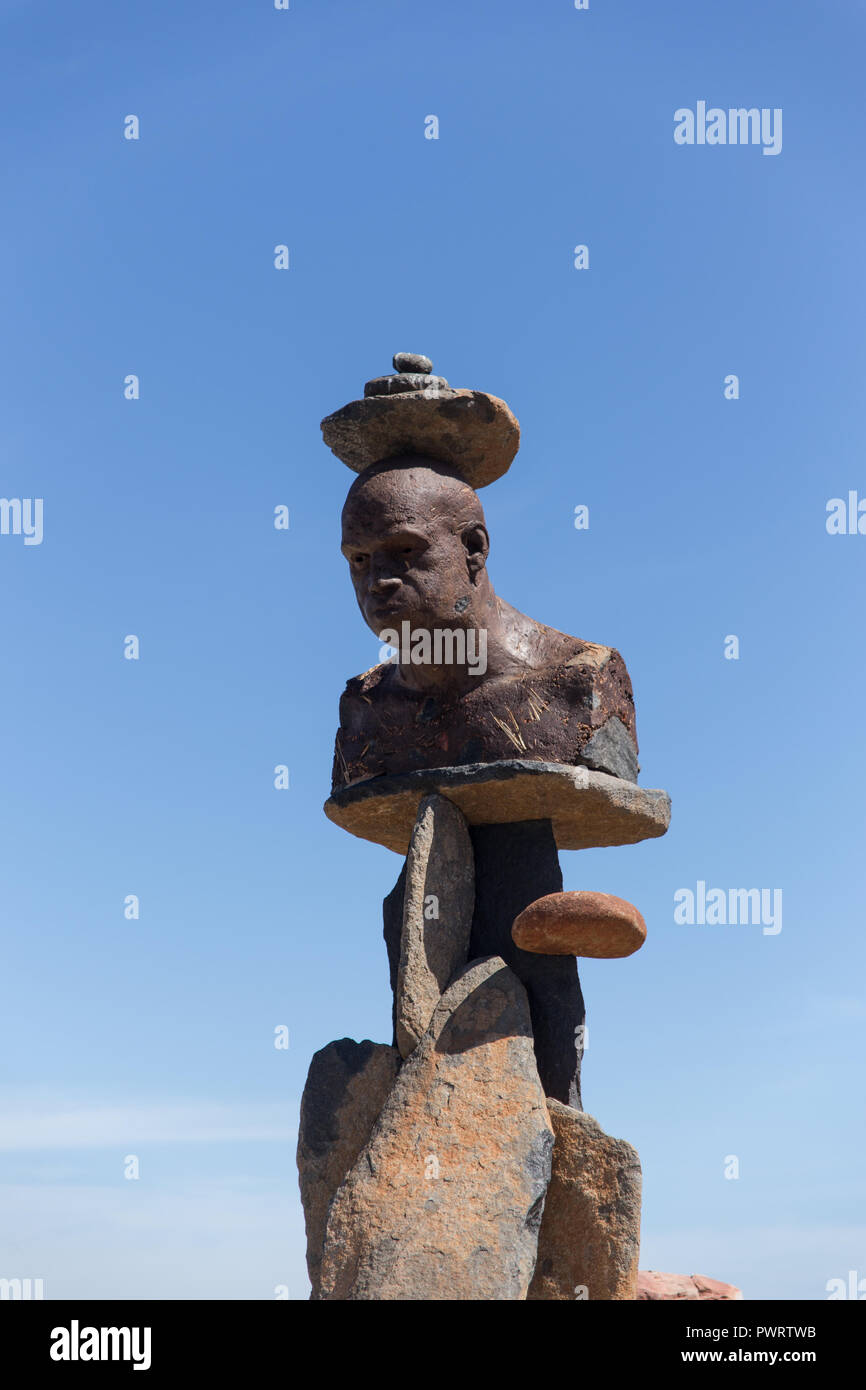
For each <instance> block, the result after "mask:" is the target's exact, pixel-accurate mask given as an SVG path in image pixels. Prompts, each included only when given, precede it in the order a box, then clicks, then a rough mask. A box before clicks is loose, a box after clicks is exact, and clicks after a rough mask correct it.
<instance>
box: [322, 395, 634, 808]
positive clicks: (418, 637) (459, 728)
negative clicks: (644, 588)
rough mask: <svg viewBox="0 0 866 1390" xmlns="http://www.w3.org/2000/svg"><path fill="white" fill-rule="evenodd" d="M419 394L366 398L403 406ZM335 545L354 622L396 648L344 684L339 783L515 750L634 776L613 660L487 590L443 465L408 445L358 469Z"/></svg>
mask: <svg viewBox="0 0 866 1390" xmlns="http://www.w3.org/2000/svg"><path fill="white" fill-rule="evenodd" d="M418 399H419V393H408V394H406V395H401V396H394V397H385V396H383V397H371V398H370V399H369V401H368V402H366V403H365V404H366V405H368V406H370V407H372V406H374V405H379V406H387V405H390V406H391V407H393V409H394V410H395V411H400V410H408V409H409V406H410V404H411V402H412V401H413V400H415V401H417V400H418ZM421 399H422V400H423V393H421ZM341 548H342V551H343V555H344V556H345V559H346V561H347V564H348V566H349V574H350V576H351V580H352V585H353V588H354V590H355V597H356V599H357V602H358V607H359V608H360V610H361V613H362V614H363V617H364V621H365V622H366V623H367V626H368V627H369V628H370V629H371V631H373V632H374V633H375V634H376V636H377V637H378V638H379V640H380V641H381V642H383V643H385V644H387V645H389V646H391V647H393V648H395V649H397V650H398V659H396V660H393V661H386V662H384V663H383V664H382V665H380V666H377V667H374V668H373V669H372V670H370V671H367V672H365V673H364V675H362V676H358V677H356V678H354V679H353V680H350V681H349V683H348V684H347V686H346V690H345V692H344V694H343V697H342V699H341V701H340V728H339V731H338V734H337V739H336V746H335V752H334V769H333V786H334V788H335V789H337V788H339V787H343V786H347V785H350V784H351V783H354V782H357V781H360V780H361V779H363V778H366V777H377V776H383V775H391V774H396V773H401V772H409V771H412V770H414V769H415V768H419V767H446V766H457V765H463V764H468V763H477V762H494V761H497V760H499V759H503V758H505V759H508V758H513V757H523V756H525V757H528V758H533V759H536V760H542V761H548V762H558V763H579V762H580V763H585V764H586V766H588V767H592V768H595V769H597V770H599V771H604V772H608V773H610V774H611V775H613V776H617V777H623V778H625V779H626V780H627V781H635V780H636V779H637V772H638V762H637V739H636V734H635V716H634V699H633V696H632V689H631V682H630V680H629V676H628V672H627V670H626V668H625V664H624V662H623V660H622V657H621V656H620V655H619V653H618V652H616V651H615V650H614V649H613V648H611V647H602V646H599V645H598V644H597V643H593V642H586V641H583V640H581V639H579V638H577V637H571V636H569V635H568V634H567V633H564V632H559V631H557V629H555V628H552V627H548V626H546V625H545V624H544V623H539V622H536V621H535V620H534V619H533V618H530V617H528V616H527V615H526V614H525V613H521V612H519V611H518V609H516V608H514V607H512V605H511V604H509V603H506V601H505V600H504V599H503V598H501V597H500V596H499V595H498V594H497V593H496V592H495V590H494V588H493V582H492V579H491V577H490V574H489V571H488V568H487V560H488V555H489V552H490V537H489V534H488V531H487V524H486V520H485V517H484V509H483V507H482V505H481V501H480V499H479V497H478V494H477V493H476V492H475V491H474V490H473V489H472V488H471V487H469V486H467V484H466V482H465V480H464V478H463V477H462V476H460V475H459V474H458V473H457V472H455V470H454V469H453V468H452V467H450V466H448V465H446V464H443V463H440V462H438V461H437V460H435V459H433V458H431V457H429V456H425V455H423V454H420V453H418V452H417V450H416V451H414V452H408V453H405V454H400V455H396V456H395V457H393V458H391V459H388V460H385V461H383V462H379V463H377V464H375V465H373V466H371V467H370V468H368V469H366V470H365V471H364V472H363V473H362V474H361V476H360V477H359V478H358V479H356V481H355V482H354V483H353V485H352V487H351V488H350V490H349V494H348V496H347V498H346V502H345V505H344V507H343V516H342V546H341Z"/></svg>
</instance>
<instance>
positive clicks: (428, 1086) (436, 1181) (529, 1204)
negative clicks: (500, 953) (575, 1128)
mask: <svg viewBox="0 0 866 1390" xmlns="http://www.w3.org/2000/svg"><path fill="white" fill-rule="evenodd" d="M552 1146H553V1131H552V1129H551V1125H550V1121H549V1119H548V1115H547V1107H546V1105H545V1101H544V1092H543V1091H542V1088H541V1083H540V1082H539V1079H538V1070H537V1067H536V1064H535V1054H534V1052H533V1047H532V1033H531V1029H530V1021H529V1007H528V1004H527V999H526V992H525V990H524V989H523V986H522V985H521V984H520V981H519V980H518V979H517V977H516V976H515V975H514V974H513V973H512V972H511V971H510V970H509V969H508V968H507V966H506V965H505V964H504V962H503V961H502V960H501V959H500V958H498V957H496V956H494V957H491V958H489V959H487V960H481V961H473V962H472V964H471V965H469V966H467V967H466V968H465V969H464V970H463V971H462V972H461V974H460V975H459V976H458V977H457V979H456V980H455V981H454V982H453V983H452V984H451V985H450V986H449V988H448V989H447V991H446V992H445V994H444V995H443V997H442V999H441V1000H440V1002H439V1004H438V1005H437V1006H436V1008H435V1010H434V1012H433V1018H432V1019H431V1021H430V1027H429V1028H428V1029H427V1032H426V1033H425V1035H424V1037H423V1038H422V1040H421V1042H420V1044H419V1045H418V1047H417V1048H416V1049H415V1051H414V1052H413V1053H412V1055H411V1057H409V1059H408V1061H406V1062H405V1063H404V1064H403V1066H402V1067H401V1069H400V1072H399V1074H398V1076H397V1080H396V1082H395V1083H394V1088H393V1090H392V1091H391V1094H390V1095H389V1097H388V1099H387V1100H386V1102H385V1105H384V1107H383V1109H382V1113H381V1114H380V1116H379V1119H378V1120H377V1121H376V1124H375V1125H374V1126H373V1132H372V1134H371V1135H370V1139H369V1142H368V1143H367V1144H366V1145H365V1147H364V1149H363V1151H362V1152H361V1153H360V1154H359V1156H358V1159H357V1161H356V1163H355V1165H354V1167H353V1168H352V1171H351V1172H350V1173H349V1175H348V1177H347V1178H346V1180H345V1182H344V1183H343V1185H342V1187H341V1188H340V1189H339V1191H338V1192H337V1193H336V1195H335V1197H334V1199H333V1201H332V1203H331V1207H330V1211H329V1213H328V1223H327V1228H326V1231H325V1248H324V1255H323V1259H322V1278H321V1288H322V1293H321V1297H322V1298H323V1299H325V1300H332V1301H333V1300H352V1301H380V1300H422V1301H437V1300H441V1301H453V1300H476V1301H477V1300H481V1301H487V1302H489V1301H500V1300H520V1299H525V1298H526V1294H527V1289H528V1287H529V1282H530V1279H531V1278H532V1272H533V1269H534V1266H535V1256H536V1248H537V1242H538V1229H539V1223H540V1221H541V1214H542V1211H543V1207H544V1194H545V1192H546V1190H547V1184H548V1181H549V1178H550V1163H551V1149H552Z"/></svg>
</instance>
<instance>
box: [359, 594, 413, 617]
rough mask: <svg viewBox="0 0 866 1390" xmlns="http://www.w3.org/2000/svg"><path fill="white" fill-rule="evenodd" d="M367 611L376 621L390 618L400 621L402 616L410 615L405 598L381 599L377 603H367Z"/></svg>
mask: <svg viewBox="0 0 866 1390" xmlns="http://www.w3.org/2000/svg"><path fill="white" fill-rule="evenodd" d="M367 612H368V613H369V615H370V617H371V619H372V620H373V621H374V622H382V621H383V620H384V619H386V618H388V619H390V620H391V621H396V622H399V621H400V619H401V617H403V616H406V617H409V616H410V615H409V613H408V610H407V608H406V601H405V599H400V598H392V599H379V600H377V601H376V602H375V603H369V604H368V605H367Z"/></svg>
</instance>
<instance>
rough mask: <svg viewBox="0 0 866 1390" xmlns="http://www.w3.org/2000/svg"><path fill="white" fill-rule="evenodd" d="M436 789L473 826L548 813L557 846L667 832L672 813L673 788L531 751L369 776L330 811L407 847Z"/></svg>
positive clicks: (353, 830)
mask: <svg viewBox="0 0 866 1390" xmlns="http://www.w3.org/2000/svg"><path fill="white" fill-rule="evenodd" d="M434 792H435V793H438V794H439V795H440V796H444V797H447V798H448V800H449V801H453V802H454V804H455V806H457V807H459V809H460V810H461V811H462V812H463V815H464V816H465V818H466V821H467V824H468V825H470V826H476V825H507V824H510V823H511V822H514V821H531V820H549V821H550V822H551V823H552V825H553V833H554V835H555V837H556V844H557V848H558V849H594V848H597V847H601V846H605V845H633V844H637V842H638V841H639V840H651V839H653V838H655V837H656V836H658V835H664V833H665V831H666V830H667V828H668V825H669V824H670V818H671V803H670V797H669V796H668V794H667V792H664V791H660V790H659V789H657V788H652V787H639V786H637V784H636V783H635V782H626V781H624V780H623V778H621V777H611V776H610V775H609V774H608V773H606V772H593V771H591V770H590V769H589V768H586V767H573V766H572V765H571V764H570V763H542V762H533V761H532V760H530V759H527V758H513V759H509V760H507V761H504V762H497V763H471V764H469V765H468V766H466V767H435V768H419V770H418V771H417V772H405V773H401V774H400V775H399V776H393V777H371V778H369V779H368V780H367V781H364V782H356V783H354V785H353V786H350V787H343V788H342V789H341V790H340V791H338V792H335V793H334V795H333V796H331V797H330V798H329V799H328V800H327V801H326V802H325V815H326V816H327V817H328V819H329V820H332V821H333V822H334V824H335V825H340V826H342V827H343V829H344V830H348V831H349V833H350V834H351V835H357V836H358V837H359V838H360V839H362V840H372V841H373V842H374V843H375V844H377V845H385V846H386V848H387V849H392V850H394V851H395V853H397V854H406V852H407V850H408V848H409V841H410V839H411V837H412V829H413V827H414V825H415V820H416V818H417V815H418V807H419V805H420V803H421V801H422V800H423V798H424V797H425V796H430V795H431V794H432V793H434Z"/></svg>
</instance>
